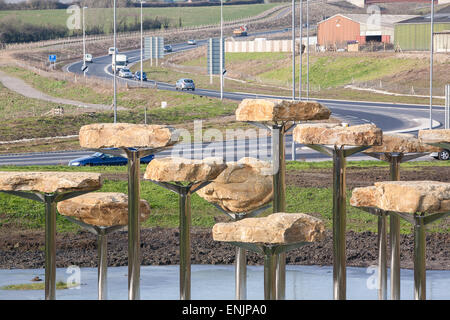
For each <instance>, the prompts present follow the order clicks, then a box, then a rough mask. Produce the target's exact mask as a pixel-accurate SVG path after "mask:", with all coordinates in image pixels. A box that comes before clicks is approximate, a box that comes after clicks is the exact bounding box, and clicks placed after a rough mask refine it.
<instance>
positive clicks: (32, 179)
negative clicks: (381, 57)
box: [0, 172, 102, 193]
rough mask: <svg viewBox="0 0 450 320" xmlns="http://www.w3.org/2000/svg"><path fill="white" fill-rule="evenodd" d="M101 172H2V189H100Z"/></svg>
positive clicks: (0, 175)
mask: <svg viewBox="0 0 450 320" xmlns="http://www.w3.org/2000/svg"><path fill="white" fill-rule="evenodd" d="M101 186H102V180H101V174H99V173H91V172H0V190H1V191H32V192H40V193H66V192H73V191H84V190H90V189H98V188H100V187H101Z"/></svg>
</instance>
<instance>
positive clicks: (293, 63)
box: [291, 0, 295, 100]
mask: <svg viewBox="0 0 450 320" xmlns="http://www.w3.org/2000/svg"><path fill="white" fill-rule="evenodd" d="M291 28H292V30H291V33H292V100H295V0H292V27H291Z"/></svg>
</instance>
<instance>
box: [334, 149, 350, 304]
mask: <svg viewBox="0 0 450 320" xmlns="http://www.w3.org/2000/svg"><path fill="white" fill-rule="evenodd" d="M345 171H346V159H345V155H344V149H343V148H340V149H338V148H335V149H334V151H333V298H334V299H335V300H345V299H346V281H347V280H346V250H345V245H346V243H345V241H346V240H345V239H346V237H345V229H346V217H347V212H346V181H345V179H346V178H345V176H346V175H345Z"/></svg>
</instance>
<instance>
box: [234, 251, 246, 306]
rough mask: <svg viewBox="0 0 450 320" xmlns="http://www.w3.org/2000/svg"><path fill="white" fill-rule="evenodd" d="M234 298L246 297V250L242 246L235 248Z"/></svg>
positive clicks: (241, 298) (242, 298) (243, 298)
mask: <svg viewBox="0 0 450 320" xmlns="http://www.w3.org/2000/svg"><path fill="white" fill-rule="evenodd" d="M235 269H236V270H235V274H236V280H235V281H236V283H235V288H236V300H246V299H247V251H246V250H245V249H244V248H241V247H237V248H236V264H235Z"/></svg>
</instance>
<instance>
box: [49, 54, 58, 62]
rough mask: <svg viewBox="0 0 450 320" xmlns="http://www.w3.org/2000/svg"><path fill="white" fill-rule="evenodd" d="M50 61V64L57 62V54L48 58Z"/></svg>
mask: <svg viewBox="0 0 450 320" xmlns="http://www.w3.org/2000/svg"><path fill="white" fill-rule="evenodd" d="M48 61H50V62H56V54H51V55H49V56H48Z"/></svg>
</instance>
